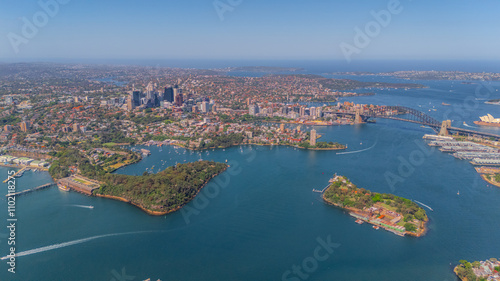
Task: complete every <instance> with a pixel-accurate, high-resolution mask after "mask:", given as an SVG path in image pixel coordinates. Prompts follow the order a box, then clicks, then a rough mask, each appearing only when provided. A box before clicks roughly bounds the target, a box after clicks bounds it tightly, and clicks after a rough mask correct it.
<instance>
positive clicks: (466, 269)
mask: <svg viewBox="0 0 500 281" xmlns="http://www.w3.org/2000/svg"><path fill="white" fill-rule="evenodd" d="M453 271H454V272H455V274H456V275H457V276H458V278H460V280H462V281H486V280H500V261H499V260H498V259H496V258H491V259H489V260H485V261H475V262H472V263H470V262H468V261H466V260H460V264H459V265H457V266H455V268H454V270H453Z"/></svg>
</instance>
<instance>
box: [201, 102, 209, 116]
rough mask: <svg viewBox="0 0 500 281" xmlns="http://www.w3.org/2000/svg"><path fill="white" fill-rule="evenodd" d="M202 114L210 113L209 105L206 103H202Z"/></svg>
mask: <svg viewBox="0 0 500 281" xmlns="http://www.w3.org/2000/svg"><path fill="white" fill-rule="evenodd" d="M201 112H202V113H207V112H208V103H207V102H206V101H204V102H202V103H201Z"/></svg>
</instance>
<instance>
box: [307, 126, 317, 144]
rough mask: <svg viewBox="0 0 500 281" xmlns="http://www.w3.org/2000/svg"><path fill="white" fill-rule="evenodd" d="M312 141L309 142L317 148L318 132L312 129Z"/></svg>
mask: <svg viewBox="0 0 500 281" xmlns="http://www.w3.org/2000/svg"><path fill="white" fill-rule="evenodd" d="M310 137H311V139H310V140H309V144H310V145H311V146H316V130H314V129H312V130H311V136H310Z"/></svg>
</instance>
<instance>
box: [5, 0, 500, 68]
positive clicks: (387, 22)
mask: <svg viewBox="0 0 500 281" xmlns="http://www.w3.org/2000/svg"><path fill="white" fill-rule="evenodd" d="M2 2H3V3H2V7H3V9H2V10H1V11H0V19H1V20H0V23H1V24H0V34H2V40H0V49H1V50H3V51H2V52H1V53H0V59H1V60H16V61H22V60H29V59H30V58H38V59H44V60H51V59H53V60H57V59H61V58H62V59H73V58H79V59H83V60H96V59H123V58H136V59H140V60H143V59H168V58H170V59H172V58H184V59H212V60H213V59H217V60H228V59H236V60H250V59H256V60H268V59H274V60H291V59H298V60H319V59H328V60H367V59H370V60H373V59H381V60H385V59H406V60H419V59H425V60H456V59H460V60H500V53H499V52H498V49H499V47H500V39H498V37H497V36H494V35H495V34H496V33H497V31H496V27H498V26H500V18H498V17H497V15H496V13H497V11H498V10H500V9H499V8H500V3H499V2H498V1H483V2H481V3H480V4H478V3H476V2H470V1H440V2H434V1H433V2H431V1H410V0H406V1H395V0H385V1H368V0H362V1H356V2H355V3H351V2H344V1H308V2H303V1H292V2H290V1H286V2H285V1H281V0H280V1H274V2H272V3H269V2H268V1H262V0H256V1H243V0H237V1H236V0H231V1H229V0H220V1H207V0H195V1H190V2H189V3H187V2H172V1H168V2H164V1H151V2H148V3H147V5H145V4H144V3H143V2H138V1H131V0H126V1H120V2H117V1H107V2H105V3H102V2H98V1H85V2H78V1H71V0H57V1H56V0H40V1H34V0H33V1H27V2H23V3H20V2H11V1H5V0H3V1H2Z"/></svg>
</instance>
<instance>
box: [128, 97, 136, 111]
mask: <svg viewBox="0 0 500 281" xmlns="http://www.w3.org/2000/svg"><path fill="white" fill-rule="evenodd" d="M134 108H135V104H134V100H133V99H132V97H128V98H127V109H128V110H129V111H132V110H134Z"/></svg>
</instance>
